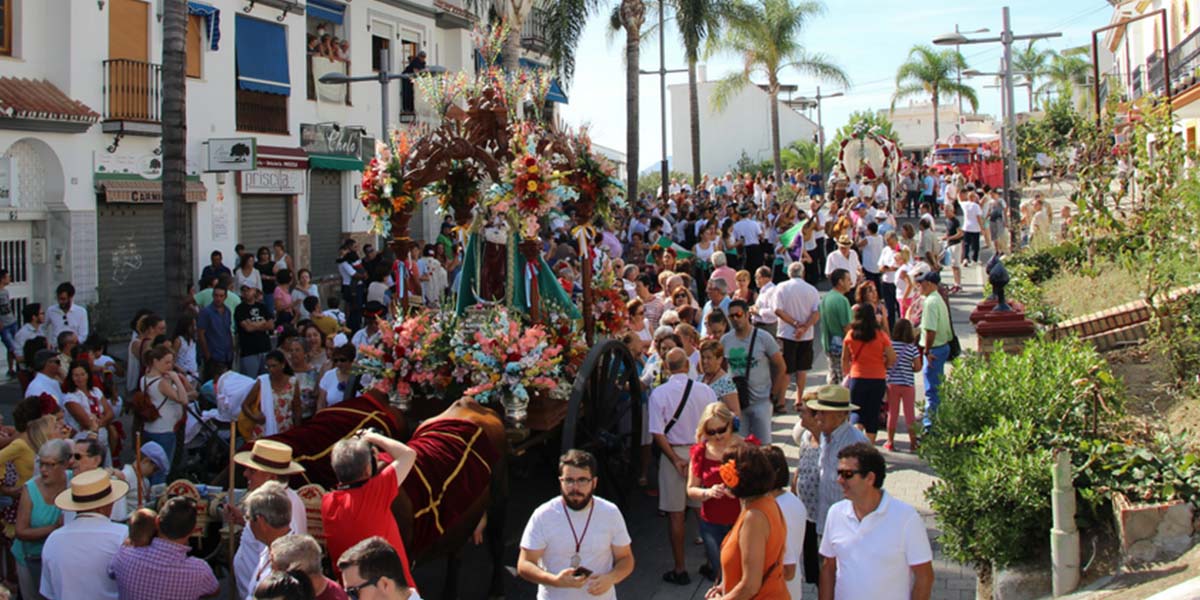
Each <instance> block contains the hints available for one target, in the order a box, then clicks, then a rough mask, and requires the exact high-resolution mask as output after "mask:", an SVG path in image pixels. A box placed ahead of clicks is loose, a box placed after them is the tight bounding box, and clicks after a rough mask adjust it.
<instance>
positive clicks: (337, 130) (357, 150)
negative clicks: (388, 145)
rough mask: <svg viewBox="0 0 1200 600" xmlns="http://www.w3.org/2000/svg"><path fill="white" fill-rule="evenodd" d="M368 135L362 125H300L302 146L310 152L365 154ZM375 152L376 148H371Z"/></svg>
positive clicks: (356, 156)
mask: <svg viewBox="0 0 1200 600" xmlns="http://www.w3.org/2000/svg"><path fill="white" fill-rule="evenodd" d="M365 138H366V135H365V133H364V131H363V129H362V128H361V127H342V126H341V125H338V124H337V123H315V124H307V123H302V124H301V125H300V147H301V148H303V149H304V151H305V152H307V153H309V154H334V155H341V156H353V157H355V158H358V157H360V156H362V155H363V147H362V145H363V140H364V139H365ZM371 152H372V154H374V148H372V149H371Z"/></svg>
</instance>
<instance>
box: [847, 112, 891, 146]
mask: <svg viewBox="0 0 1200 600" xmlns="http://www.w3.org/2000/svg"><path fill="white" fill-rule="evenodd" d="M864 125H865V126H866V129H867V130H868V131H870V130H874V131H875V132H876V133H878V134H879V135H882V136H883V137H885V138H887V139H889V140H893V141H895V140H899V139H900V137H899V136H897V135H896V129H895V128H894V127H893V126H892V121H891V119H888V118H887V116H886V115H884V114H882V113H879V112H875V111H871V110H856V111H854V112H852V113H850V119H849V120H847V121H846V124H845V125H842V126H841V128H839V129H838V130H837V133H836V134H834V136H833V143H831V144H830V145H831V146H833V147H835V148H837V147H839V146H840V145H841V143H842V140H845V139H849V138H851V137H854V130H855V129H857V128H858V127H860V126H864Z"/></svg>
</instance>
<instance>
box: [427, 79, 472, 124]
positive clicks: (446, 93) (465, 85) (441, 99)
mask: <svg viewBox="0 0 1200 600" xmlns="http://www.w3.org/2000/svg"><path fill="white" fill-rule="evenodd" d="M413 85H415V86H416V88H417V89H418V90H420V92H421V95H422V96H424V97H425V99H426V100H428V101H429V103H430V104H432V105H433V107H434V110H436V111H437V115H438V116H439V117H442V118H444V117H445V116H446V112H447V111H448V110H450V107H451V106H453V105H454V104H455V103H457V102H458V100H459V99H461V98H462V97H463V95H464V94H466V93H467V90H468V89H469V88H470V81H469V80H468V79H467V74H466V73H464V72H462V71H458V72H457V73H441V74H434V73H421V74H419V75H417V76H416V77H414V78H413Z"/></svg>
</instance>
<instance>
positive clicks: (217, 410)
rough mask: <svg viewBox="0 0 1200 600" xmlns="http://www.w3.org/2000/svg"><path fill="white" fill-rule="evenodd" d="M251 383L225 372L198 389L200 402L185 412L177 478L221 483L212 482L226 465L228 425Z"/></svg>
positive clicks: (239, 376) (241, 376) (252, 384)
mask: <svg viewBox="0 0 1200 600" xmlns="http://www.w3.org/2000/svg"><path fill="white" fill-rule="evenodd" d="M214 383H215V385H214ZM254 383H255V380H254V378H252V377H246V376H245V375H242V374H240V373H237V372H234V371H226V372H225V373H223V374H221V375H220V376H218V377H217V380H216V382H214V381H207V382H205V383H204V384H203V385H201V386H200V398H199V401H198V402H194V403H192V404H190V405H188V408H187V413H188V414H187V422H186V423H185V424H184V431H183V440H184V442H183V448H184V452H183V459H182V461H181V462H180V464H179V465H178V473H177V475H178V476H179V477H182V478H185V479H188V480H189V481H197V482H202V481H207V482H213V483H217V484H219V483H220V482H214V481H213V479H214V478H215V477H216V476H217V475H218V474H220V473H221V471H222V470H223V469H225V467H226V466H227V465H228V464H229V436H230V427H229V425H230V423H232V422H236V421H237V416H238V414H239V413H240V412H241V410H242V402H244V401H245V400H246V396H247V395H248V394H249V393H250V390H251V388H253V387H254Z"/></svg>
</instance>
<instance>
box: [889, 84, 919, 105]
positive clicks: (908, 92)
mask: <svg viewBox="0 0 1200 600" xmlns="http://www.w3.org/2000/svg"><path fill="white" fill-rule="evenodd" d="M928 95H929V91H928V90H926V89H925V86H923V85H921V84H919V83H909V84H905V85H901V86H899V87H897V88H896V91H895V92H892V105H891V107H890V108H889V109H888V111H889V112H892V111H895V110H896V103H897V102H899V101H900V100H905V99H907V98H915V97H917V96H928Z"/></svg>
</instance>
